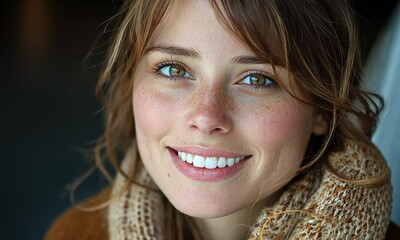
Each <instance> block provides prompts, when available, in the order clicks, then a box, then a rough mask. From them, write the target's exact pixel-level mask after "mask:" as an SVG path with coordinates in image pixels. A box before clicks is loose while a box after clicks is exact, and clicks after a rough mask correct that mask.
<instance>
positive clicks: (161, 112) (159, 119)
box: [133, 87, 175, 136]
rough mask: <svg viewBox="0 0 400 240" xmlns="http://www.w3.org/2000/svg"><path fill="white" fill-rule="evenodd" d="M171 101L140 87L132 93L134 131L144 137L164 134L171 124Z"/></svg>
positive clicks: (172, 105)
mask: <svg viewBox="0 0 400 240" xmlns="http://www.w3.org/2000/svg"><path fill="white" fill-rule="evenodd" d="M174 112H175V111H174V104H173V101H172V100H171V99H170V98H168V97H166V96H165V95H163V94H161V93H158V92H157V91H154V90H152V89H150V88H146V87H141V88H137V89H134V91H133V113H134V117H135V123H136V131H137V133H138V134H140V133H142V134H145V136H157V135H160V134H162V133H165V132H166V131H167V130H168V128H169V127H170V125H171V122H173V113H174Z"/></svg>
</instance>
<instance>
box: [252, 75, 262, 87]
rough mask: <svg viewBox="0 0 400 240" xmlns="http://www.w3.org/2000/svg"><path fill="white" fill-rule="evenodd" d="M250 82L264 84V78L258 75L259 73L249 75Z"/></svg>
mask: <svg viewBox="0 0 400 240" xmlns="http://www.w3.org/2000/svg"><path fill="white" fill-rule="evenodd" d="M250 82H251V84H253V85H264V84H265V78H264V77H263V76H260V75H256V76H251V77H250Z"/></svg>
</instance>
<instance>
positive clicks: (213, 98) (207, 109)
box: [188, 88, 232, 135]
mask: <svg viewBox="0 0 400 240" xmlns="http://www.w3.org/2000/svg"><path fill="white" fill-rule="evenodd" d="M189 102H190V105H191V111H190V114H189V121H188V123H189V127H190V129H191V130H192V131H195V132H198V133H200V134H202V135H221V134H226V133H228V132H230V131H231V130H232V119H231V117H230V114H229V113H230V111H231V108H232V107H231V105H232V104H231V100H230V98H229V96H228V95H227V94H226V93H225V91H223V90H217V89H214V90H212V89H209V88H208V89H203V90H199V92H197V93H195V94H194V95H193V96H192V99H191V101H189Z"/></svg>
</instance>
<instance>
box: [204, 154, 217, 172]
mask: <svg viewBox="0 0 400 240" xmlns="http://www.w3.org/2000/svg"><path fill="white" fill-rule="evenodd" d="M217 164H218V160H217V158H216V157H208V158H206V164H205V167H206V168H208V169H214V168H217Z"/></svg>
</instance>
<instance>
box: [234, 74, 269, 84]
mask: <svg viewBox="0 0 400 240" xmlns="http://www.w3.org/2000/svg"><path fill="white" fill-rule="evenodd" d="M241 83H242V84H247V85H253V86H256V87H268V86H270V85H272V84H274V83H275V81H274V80H272V79H271V78H270V77H267V76H265V75H263V74H249V75H247V76H246V77H245V78H243V80H242V81H241Z"/></svg>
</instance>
